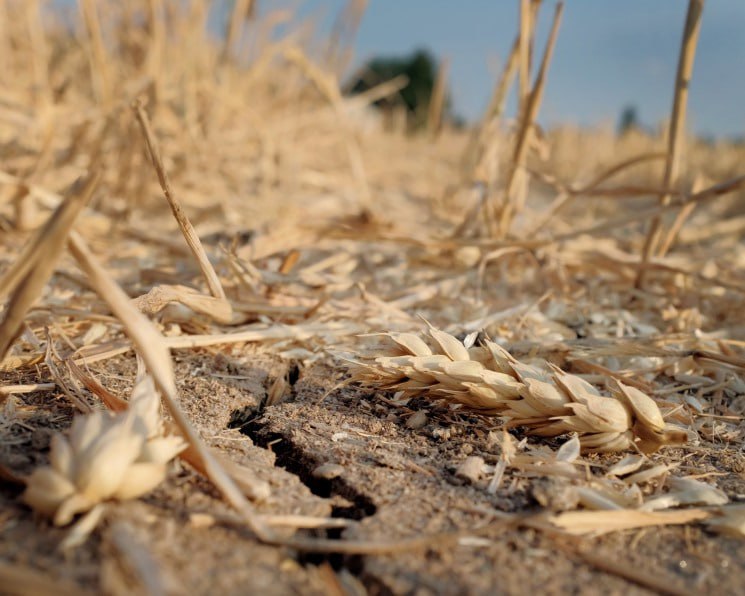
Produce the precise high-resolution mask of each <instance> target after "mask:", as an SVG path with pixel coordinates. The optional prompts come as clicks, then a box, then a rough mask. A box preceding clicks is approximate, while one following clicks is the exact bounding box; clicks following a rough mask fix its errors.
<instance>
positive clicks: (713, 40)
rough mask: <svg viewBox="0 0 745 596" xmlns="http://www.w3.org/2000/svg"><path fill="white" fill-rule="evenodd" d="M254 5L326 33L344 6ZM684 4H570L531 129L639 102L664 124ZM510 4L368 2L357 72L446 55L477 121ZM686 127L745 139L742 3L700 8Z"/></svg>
mask: <svg viewBox="0 0 745 596" xmlns="http://www.w3.org/2000/svg"><path fill="white" fill-rule="evenodd" d="M259 3H260V6H261V5H262V4H263V5H264V6H263V7H262V8H263V9H264V10H266V9H267V8H269V7H271V6H277V5H284V6H287V5H294V6H299V7H300V8H299V14H301V15H311V14H314V15H317V16H318V21H319V30H321V31H323V30H324V29H325V28H327V27H328V23H329V22H331V21H333V18H334V17H335V15H336V13H337V11H338V10H339V9H340V8H341V7H343V6H344V4H345V1H344V0H306V1H304V2H303V1H300V0H295V1H294V2H291V1H287V2H285V1H282V0H275V1H274V2H271V1H269V0H264V1H263V2H262V0H259ZM687 4H688V2H687V1H686V0H567V1H566V5H565V10H564V18H563V22H562V27H561V30H560V33H559V39H558V42H557V46H556V51H555V54H554V60H553V63H552V65H551V69H550V71H549V75H548V80H547V85H546V91H545V96H544V103H543V106H542V109H541V114H540V117H539V121H540V122H541V123H542V124H543V125H548V126H550V125H553V124H558V123H560V122H572V123H577V124H581V125H594V124H602V123H611V124H615V122H616V120H617V119H618V115H619V113H620V111H621V110H622V108H623V107H624V106H626V105H629V104H634V105H636V106H637V108H638V112H639V116H640V119H641V120H642V122H644V123H645V124H648V125H654V124H656V123H658V122H659V121H660V120H661V119H663V118H665V117H666V115H667V114H668V113H669V111H670V105H671V101H672V89H673V83H674V77H675V69H676V64H677V57H678V48H679V44H680V38H681V33H682V30H683V24H684V22H685V13H686V8H687ZM517 7H518V2H517V0H459V1H456V0H369V2H368V8H367V12H366V14H365V16H364V19H363V21H362V25H361V27H360V31H359V35H358V37H357V43H356V47H355V52H356V54H355V64H360V63H362V62H364V60H365V59H367V58H369V57H371V56H374V55H379V54H400V53H407V52H410V51H411V50H413V49H415V48H418V47H426V48H428V49H430V50H431V51H432V52H433V53H434V54H435V55H437V56H438V57H443V56H447V57H448V58H449V59H450V61H451V66H450V86H451V91H452V97H453V102H454V107H455V109H456V111H457V112H459V113H461V114H463V115H464V116H466V117H467V118H469V119H473V118H476V117H478V115H479V114H480V113H481V111H482V110H483V108H484V106H485V105H486V102H487V100H488V97H489V93H490V90H491V88H492V86H493V84H494V80H495V78H496V76H497V75H498V73H499V69H500V67H501V64H502V63H503V61H504V60H505V58H506V56H507V53H508V52H509V49H510V46H511V44H512V41H513V39H514V35H515V32H516V26H517V21H518V8H517ZM553 7H554V2H553V1H551V0H544V3H543V7H542V9H541V18H540V22H539V34H538V48H539V52H541V51H542V48H543V43H544V41H545V39H546V36H547V33H548V29H549V27H550V20H551V17H552V14H553ZM538 55H539V56H540V54H538ZM512 103H513V104H514V102H512ZM508 107H509V106H508ZM512 107H513V109H514V105H513V106H512ZM689 124H690V128H691V129H692V130H694V131H695V132H697V133H701V134H707V135H717V136H721V135H724V136H737V135H743V134H745V0H708V1H707V2H706V5H705V7H704V15H703V25H702V28H701V37H700V39H699V46H698V53H697V56H696V63H695V67H694V73H693V81H692V84H691V92H690V103H689Z"/></svg>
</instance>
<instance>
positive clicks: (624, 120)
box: [618, 105, 641, 135]
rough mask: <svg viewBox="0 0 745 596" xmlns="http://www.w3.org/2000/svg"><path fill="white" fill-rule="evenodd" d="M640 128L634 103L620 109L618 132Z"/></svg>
mask: <svg viewBox="0 0 745 596" xmlns="http://www.w3.org/2000/svg"><path fill="white" fill-rule="evenodd" d="M640 128H641V125H640V124H639V112H638V110H637V109H636V106H634V105H628V106H626V107H625V108H623V110H621V116H620V118H619V119H618V134H619V135H623V134H625V133H627V132H629V131H630V130H638V129H640Z"/></svg>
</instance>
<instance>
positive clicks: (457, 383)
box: [351, 326, 687, 453]
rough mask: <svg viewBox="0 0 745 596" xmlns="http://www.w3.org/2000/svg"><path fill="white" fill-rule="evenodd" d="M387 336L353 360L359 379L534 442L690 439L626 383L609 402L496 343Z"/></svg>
mask: <svg viewBox="0 0 745 596" xmlns="http://www.w3.org/2000/svg"><path fill="white" fill-rule="evenodd" d="M383 335H384V336H385V337H387V338H388V339H389V340H390V341H391V346H390V349H389V350H387V352H386V353H384V354H380V355H372V354H371V355H363V356H362V357H361V358H360V359H358V360H356V361H353V363H352V364H351V368H352V373H353V379H354V380H356V381H359V382H361V383H363V384H365V385H368V386H373V387H380V388H385V389H395V390H398V391H401V392H402V394H403V395H404V396H407V397H410V396H415V395H420V394H426V395H427V396H429V397H432V398H435V399H445V400H447V401H449V402H451V403H457V404H462V405H463V406H465V407H467V408H470V409H473V410H476V411H479V412H481V413H484V414H493V415H498V416H502V417H504V418H506V419H508V420H509V421H510V422H511V424H512V425H513V426H521V427H525V428H527V429H528V432H529V433H530V434H532V435H538V436H542V437H555V436H558V435H562V434H564V433H570V432H576V433H578V435H579V438H580V442H581V445H582V448H583V450H584V451H597V452H610V451H623V450H626V449H634V448H637V449H638V450H639V451H642V452H644V453H652V452H654V451H657V450H658V449H659V448H660V447H662V446H664V445H674V444H682V443H684V442H685V441H686V439H687V433H686V432H685V431H684V430H682V429H679V428H672V427H668V426H666V424H665V421H664V420H663V418H662V414H661V412H660V410H659V408H658V407H657V404H656V403H655V402H654V400H653V399H652V398H650V397H649V396H648V395H646V394H645V393H643V392H642V391H640V390H638V389H636V388H634V387H629V386H627V385H624V384H623V383H621V382H619V381H615V387H614V388H613V389H612V392H611V395H608V396H605V395H602V394H601V393H600V392H599V391H598V390H597V389H596V388H595V387H594V386H592V385H591V384H590V383H588V382H587V381H585V380H584V379H581V378H580V377H577V376H575V375H570V374H567V373H565V372H563V371H562V370H560V369H559V368H557V367H556V366H553V365H551V364H548V363H547V364H546V367H545V368H538V367H535V366H530V365H527V364H523V363H521V362H519V361H518V360H516V359H515V358H514V357H513V356H512V355H510V353H509V352H507V351H506V350H505V349H504V348H502V347H501V346H499V345H498V344H496V343H494V342H492V341H489V340H486V341H484V342H483V343H482V344H481V345H479V346H473V347H470V348H467V347H466V346H465V345H464V344H463V343H461V342H460V341H458V339H456V338H455V337H453V336H452V335H449V334H447V333H445V332H444V331H441V330H439V329H436V328H434V327H431V326H430V327H429V337H428V341H425V340H423V339H422V338H420V337H419V336H417V335H414V334H412V333H386V334H383Z"/></svg>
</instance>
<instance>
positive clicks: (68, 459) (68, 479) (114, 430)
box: [23, 366, 186, 526]
mask: <svg viewBox="0 0 745 596" xmlns="http://www.w3.org/2000/svg"><path fill="white" fill-rule="evenodd" d="M185 447H186V443H185V442H184V441H183V439H182V438H181V437H180V436H178V435H166V434H165V428H164V425H163V420H162V418H161V416H160V397H159V395H158V393H157V392H156V390H155V385H154V384H153V380H152V378H151V377H150V376H149V375H146V374H145V372H144V368H143V367H142V366H141V367H140V371H139V372H138V379H137V382H136V384H135V387H134V390H133V392H132V397H131V398H130V402H129V408H128V409H127V410H126V411H125V412H121V413H118V414H110V413H108V412H106V411H96V412H94V413H92V414H90V415H87V416H79V417H77V418H75V420H74V421H73V423H72V427H71V428H70V433H69V438H67V437H65V436H63V435H61V434H57V435H54V436H53V437H52V448H51V452H50V465H49V466H43V467H41V468H37V469H36V470H34V472H33V473H32V474H31V476H29V477H28V479H27V482H26V492H25V493H24V494H23V500H24V501H25V502H26V503H27V504H29V505H30V506H31V507H32V508H33V509H34V510H36V511H38V512H39V513H41V514H43V515H46V516H48V517H51V518H52V519H53V520H54V524H55V525H58V526H63V525H66V524H68V523H70V521H72V519H73V517H74V516H75V515H76V514H78V513H83V512H86V511H89V510H90V509H92V508H93V507H95V506H96V505H98V504H99V503H101V502H103V501H107V500H110V499H117V500H125V499H133V498H136V497H139V496H141V495H144V494H145V493H147V492H150V491H151V490H152V489H154V488H155V487H156V486H157V485H158V484H160V483H161V482H162V481H163V479H164V478H165V476H166V468H167V464H168V462H169V461H170V460H171V459H173V458H174V457H175V456H176V455H178V453H180V452H181V451H182V450H183V449H184V448H185Z"/></svg>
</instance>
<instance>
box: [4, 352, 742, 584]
mask: <svg viewBox="0 0 745 596" xmlns="http://www.w3.org/2000/svg"><path fill="white" fill-rule="evenodd" d="M175 360H176V367H177V377H178V378H179V379H180V384H179V389H180V394H181V397H182V403H183V407H184V409H185V410H186V412H187V414H188V415H189V416H190V417H191V419H192V420H193V421H194V423H195V424H196V426H197V427H198V428H199V430H200V432H201V433H202V435H203V437H205V440H206V441H207V442H208V443H209V444H210V445H211V446H212V448H213V449H215V450H216V451H217V452H219V453H221V454H223V455H225V456H227V457H229V458H231V459H233V460H234V461H237V462H239V463H241V464H243V465H245V466H247V467H248V468H250V469H251V470H252V471H253V472H254V473H255V475H256V476H257V477H258V478H260V479H262V480H265V481H267V482H269V484H270V485H271V487H272V497H271V498H270V499H269V500H267V501H266V502H264V503H261V504H259V505H257V509H258V510H259V512H261V513H270V514H302V515H312V516H333V517H337V518H344V519H347V520H350V522H351V523H350V525H349V526H348V527H346V528H343V529H338V528H335V529H330V530H301V531H300V532H301V533H302V534H305V535H310V536H319V537H324V538H331V539H339V540H351V539H354V540H362V541H377V540H395V539H404V538H410V537H420V536H425V535H434V534H438V533H443V532H458V531H466V532H468V531H469V530H470V531H473V532H474V537H472V538H470V539H468V540H461V541H460V542H457V543H456V542H453V541H438V540H433V541H432V542H431V543H429V544H428V546H427V548H424V549H418V550H411V551H407V552H397V553H391V554H387V555H375V556H371V555H364V556H361V555H354V556H349V555H346V556H342V555H337V554H330V555H315V554H306V553H301V552H295V551H292V550H289V549H286V548H276V547H272V546H266V545H262V544H260V543H258V542H256V541H255V540H254V539H253V538H252V537H251V536H250V535H249V534H248V533H247V532H245V531H244V530H242V529H241V528H240V527H238V526H236V525H231V524H221V523H214V524H202V523H197V522H196V518H195V516H194V515H193V514H195V513H200V512H208V513H210V514H212V515H214V516H218V517H219V516H220V515H221V514H229V513H230V511H229V508H228V507H227V505H225V504H224V503H223V502H222V501H221V499H220V498H219V495H218V493H217V492H216V490H215V489H214V487H212V486H211V485H210V484H209V483H208V482H207V481H206V480H204V479H203V478H201V477H200V476H198V475H197V474H196V473H195V472H193V471H192V470H191V469H189V468H188V467H186V466H185V465H183V464H180V463H177V464H176V465H175V469H174V470H173V471H172V472H171V474H170V475H169V477H168V479H167V481H166V482H165V483H164V484H163V485H162V486H161V487H159V488H158V489H157V490H156V491H154V492H153V493H151V494H149V495H148V496H147V497H146V498H144V499H142V500H140V501H134V502H127V503H119V504H112V505H110V506H109V507H108V513H107V517H106V522H105V523H104V524H103V525H102V527H101V528H99V529H98V530H97V531H96V533H94V535H93V536H92V537H91V538H90V539H89V540H88V542H87V543H86V544H85V545H83V546H82V547H80V548H78V549H76V550H74V551H71V552H67V553H61V552H60V551H59V550H58V549H57V545H58V543H59V542H60V540H61V539H62V538H63V537H64V535H65V530H64V529H57V528H53V527H52V526H51V525H49V524H48V523H47V522H45V521H43V520H40V519H35V518H34V516H33V515H32V514H31V512H30V511H29V510H27V509H26V508H25V507H24V506H23V505H21V504H20V503H19V502H18V501H17V499H16V497H17V494H18V493H17V491H14V490H13V489H9V488H7V487H3V489H2V491H0V500H1V501H2V507H3V511H4V514H3V517H2V523H1V524H0V531H2V539H1V540H0V557H2V558H5V559H7V560H10V561H14V562H20V563H26V564H29V565H33V566H34V567H36V568H39V569H41V570H46V571H48V572H49V574H50V575H52V576H54V577H58V578H60V580H65V579H67V580H71V581H75V582H78V583H80V584H82V585H84V586H86V587H88V588H89V589H90V590H91V591H93V592H97V591H100V589H101V588H102V587H105V586H106V577H105V574H106V571H105V570H106V569H107V566H106V565H107V561H108V560H109V559H112V558H116V553H115V539H114V537H113V533H114V532H115V530H116V527H117V524H116V522H117V520H126V521H127V523H128V524H129V526H130V527H131V529H132V532H133V534H134V538H135V539H136V540H137V541H138V542H139V543H140V544H142V545H144V546H145V547H146V548H147V549H148V550H149V551H150V553H151V554H152V556H153V558H154V559H155V561H156V562H157V564H158V566H159V568H160V569H161V572H162V573H163V575H164V576H165V577H166V578H168V582H169V585H170V586H171V590H172V591H173V592H174V593H189V594H212V593H221V594H245V593H262V594H292V593H302V594H325V593H329V583H328V570H329V568H331V569H334V570H335V572H336V575H335V578H336V580H335V581H338V585H339V586H341V587H342V589H343V590H345V591H346V593H350V594H356V593H364V592H365V591H366V592H367V593H368V594H484V593H492V594H494V593H496V594H522V593H529V592H535V591H540V592H542V593H546V594H559V593H561V594H565V593H577V594H596V593H607V594H636V593H649V592H648V591H647V590H645V589H644V588H642V587H640V586H637V585H635V584H633V583H630V582H628V581H626V580H625V579H623V578H621V577H618V576H616V575H612V574H609V573H606V572H604V571H602V570H600V569H598V568H597V567H596V566H591V565H589V564H587V563H586V562H584V561H583V560H582V559H580V558H578V557H577V556H576V555H575V554H573V551H572V550H571V549H570V548H564V546H563V543H562V541H561V539H557V538H556V537H551V536H548V535H546V534H544V533H542V532H538V531H535V530H531V529H523V530H517V529H514V528H510V527H508V526H504V525H499V524H497V525H494V524H492V526H491V527H490V528H488V529H486V530H484V529H481V530H479V531H478V536H476V530H478V529H480V528H482V527H483V526H485V525H488V524H489V523H490V522H493V521H494V520H495V517H496V516H495V512H498V511H518V510H520V511H526V510H527V511H530V510H531V509H532V508H536V507H537V506H536V505H535V503H534V501H533V500H532V498H531V496H530V494H529V493H528V492H527V491H525V490H523V489H519V488H518V489H517V490H510V489H509V487H503V488H502V489H501V490H500V491H498V493H497V494H496V495H489V494H488V493H487V492H486V491H485V490H484V489H483V487H479V486H473V485H470V484H467V483H464V482H463V481H462V480H460V479H459V478H457V477H456V476H455V474H454V473H453V471H454V469H455V467H456V466H457V464H458V463H459V462H460V461H462V460H463V459H464V458H465V457H466V456H468V455H480V456H481V457H483V458H484V459H485V460H486V461H487V462H495V461H496V458H497V455H496V453H495V450H494V447H493V445H490V441H489V435H488V430H489V421H488V420H485V419H480V418H476V417H470V418H469V417H463V416H461V417H460V418H458V419H454V418H452V415H449V414H447V412H445V411H440V412H438V411H437V410H431V411H429V412H428V413H429V416H428V420H427V423H426V424H425V425H424V426H422V427H421V428H418V429H412V428H409V427H407V426H406V424H405V423H406V419H407V417H408V415H409V414H410V411H409V410H407V409H406V408H401V407H400V406H394V405H392V404H391V403H390V402H388V401H387V400H385V399H384V398H383V397H381V396H377V395H375V394H370V393H366V392H363V391H361V390H359V389H356V388H353V387H347V388H344V389H338V390H335V391H331V392H330V393H329V390H330V389H332V388H333V386H334V384H335V383H336V380H335V378H334V376H335V374H336V372H335V371H334V370H333V369H331V368H330V367H328V366H327V365H324V364H316V365H313V366H311V367H309V368H308V369H305V370H303V371H300V372H299V375H293V376H294V377H299V378H292V379H291V380H292V381H296V382H294V384H293V385H292V390H291V391H289V392H288V394H287V395H286V396H285V400H284V401H283V402H282V403H279V404H277V405H274V406H270V407H267V408H262V402H263V401H264V400H265V398H266V388H267V387H268V385H269V384H270V383H271V381H272V379H273V377H274V375H276V374H279V373H278V371H281V370H283V368H282V366H281V364H280V363H279V362H278V360H277V359H275V358H274V357H272V356H270V355H267V354H265V353H261V352H259V351H257V350H255V349H253V348H250V347H244V348H240V349H239V348H235V349H234V350H233V352H232V353H231V352H224V351H217V350H215V351H203V352H201V353H189V354H187V353H177V354H176V355H175ZM92 372H94V374H96V375H97V376H99V378H101V379H102V380H105V381H106V383H107V385H108V386H109V387H110V388H111V389H112V390H117V391H119V392H120V393H121V394H125V395H126V392H127V391H128V389H129V383H131V381H130V380H129V379H132V378H134V363H133V361H132V359H129V358H126V357H120V358H117V359H113V360H111V361H108V362H106V363H103V364H99V365H94V366H93V367H92ZM24 399H26V400H29V403H31V402H33V400H37V403H38V400H39V399H40V398H39V397H38V396H36V397H35V396H34V395H29V396H24ZM48 405H49V404H47V406H48ZM57 407H59V406H57ZM50 420H53V417H51V416H50ZM52 427H53V425H52V424H51V423H50V424H49V428H48V430H49V432H51V430H52ZM40 433H41V435H44V432H43V431H40V430H39V429H38V428H37V429H36V430H35V431H34V432H30V431H29V432H28V433H27V434H24V431H23V429H20V430H18V431H17V432H16V440H15V442H14V444H12V445H6V446H4V451H5V457H6V459H8V460H9V461H14V462H15V464H16V465H15V469H17V470H18V471H20V472H23V471H25V470H24V468H29V467H30V466H31V465H35V464H36V463H37V462H32V461H30V460H29V461H25V463H24V460H23V456H22V454H23V453H28V452H30V451H36V450H29V449H28V446H29V444H30V443H31V442H35V444H36V445H37V447H38V445H39V444H40V443H43V442H44V440H45V439H44V437H43V436H42V437H41V438H40ZM46 440H48V437H47V439H46ZM14 458H15V459H14ZM721 463H723V462H711V466H712V467H714V466H716V465H719V464H721ZM324 464H334V468H333V469H334V471H335V472H334V474H332V475H321V476H320V477H319V475H318V474H317V473H315V474H314V472H315V471H316V470H317V469H318V468H319V466H321V465H324ZM585 543H586V544H589V545H590V546H591V548H592V549H593V552H595V553H596V554H600V555H601V556H608V557H613V558H614V559H616V560H622V561H623V562H625V563H628V564H630V565H633V566H634V567H635V568H638V569H641V570H645V571H648V572H649V573H651V574H657V575H663V576H665V577H670V579H671V582H674V583H671V589H672V588H677V589H684V590H685V591H688V592H696V593H707V592H709V593H718V594H737V593H740V591H741V589H742V581H741V579H742V577H745V544H743V543H742V542H741V541H738V540H735V539H729V538H726V537H721V536H714V535H712V534H709V533H707V532H705V531H704V530H703V529H701V528H698V527H678V528H676V527H671V528H663V529H653V530H648V531H638V532H621V533H617V534H614V535H610V536H606V537H602V538H595V539H585Z"/></svg>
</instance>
